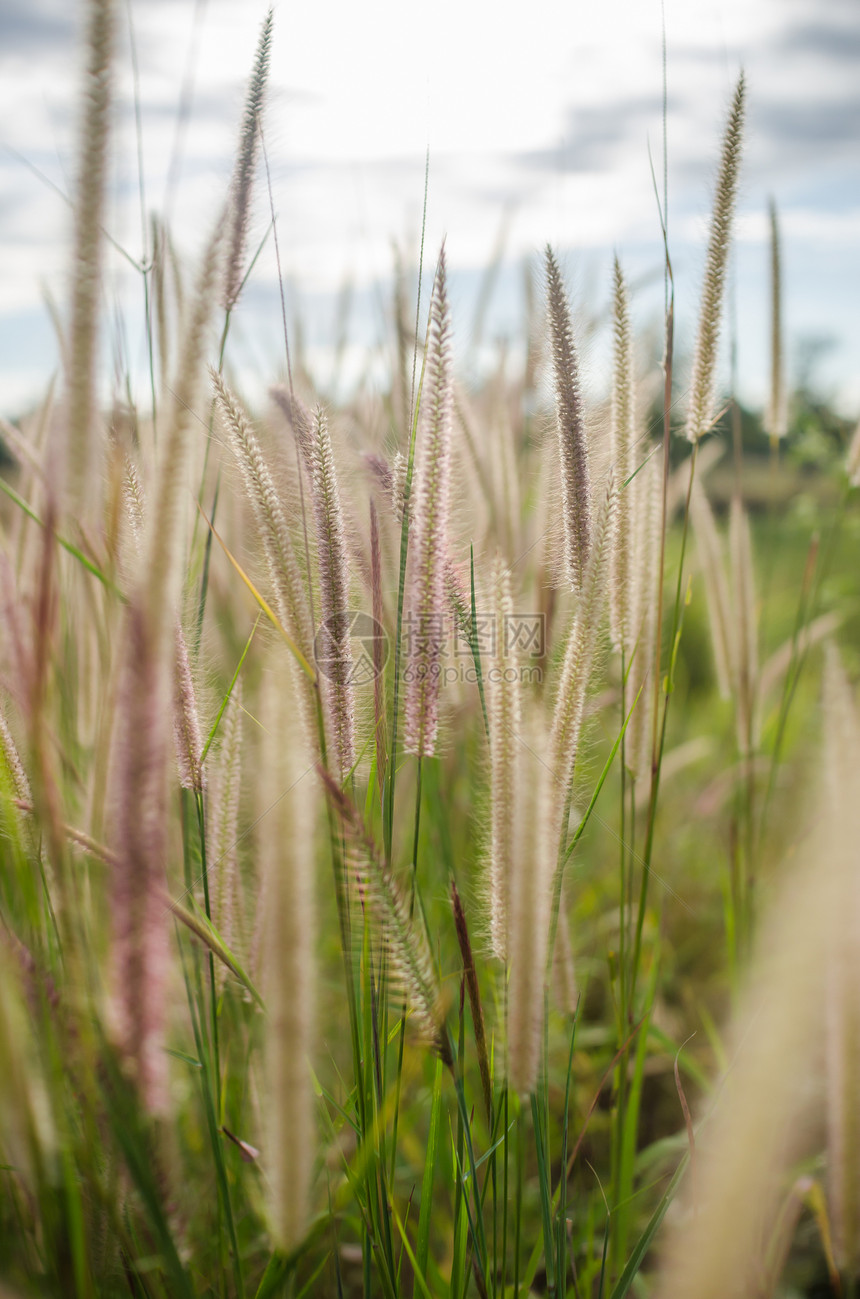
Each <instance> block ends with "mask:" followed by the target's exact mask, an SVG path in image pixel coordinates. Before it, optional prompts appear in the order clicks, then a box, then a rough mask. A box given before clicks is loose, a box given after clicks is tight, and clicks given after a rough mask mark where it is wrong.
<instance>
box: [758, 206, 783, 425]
mask: <svg viewBox="0 0 860 1299" xmlns="http://www.w3.org/2000/svg"><path fill="white" fill-rule="evenodd" d="M769 217H770V399H769V401H768V405H767V411H766V413H765V420H764V427H765V432H766V433H767V434H768V436H769V437H771V438H773V439H775V440H777V439H779V438H784V437H785V435H786V432H787V430H788V424H787V418H786V403H785V378H784V376H783V365H782V268H781V255H780V239H779V221H778V219H777V213H776V204H775V203H774V201H773V199H771V201H770V207H769Z"/></svg>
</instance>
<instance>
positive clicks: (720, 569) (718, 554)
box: [690, 483, 735, 699]
mask: <svg viewBox="0 0 860 1299" xmlns="http://www.w3.org/2000/svg"><path fill="white" fill-rule="evenodd" d="M690 511H691V518H692V523H693V531H694V533H695V536H696V549H697V551H698V556H699V564H700V566H701V571H702V579H703V581H704V586H705V599H706V600H707V604H708V614H709V622H710V625H711V644H712V646H713V651H714V668H715V671H716V678H717V687H718V689H719V692H720V695H721V697H722V698H723V699H728V698H729V697H730V696H731V693H732V685H733V681H732V677H733V663H734V658H735V652H734V651H735V642H734V639H733V627H734V620H733V617H732V608H731V600H730V597H729V587H728V582H727V580H726V570H725V561H724V558H723V546H722V543H721V541H720V536H719V533H718V532H717V525H716V522H715V520H714V516H713V512H712V510H711V507H710V504H709V502H708V498H707V496H706V494H705V489H704V488H703V487H702V485H701V483H696V484H695V485H694V487H693V494H692V496H691V498H690Z"/></svg>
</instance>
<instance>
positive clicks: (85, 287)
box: [66, 0, 115, 511]
mask: <svg viewBox="0 0 860 1299" xmlns="http://www.w3.org/2000/svg"><path fill="white" fill-rule="evenodd" d="M87 8H88V30H87V51H88V62H87V75H86V86H85V92H84V116H83V124H82V130H81V137H80V138H81V153H80V158H79V160H78V175H77V197H76V202H75V205H74V213H75V229H74V262H73V272H72V275H73V278H72V320H71V336H70V342H69V354H68V372H67V373H68V389H69V391H68V443H67V450H66V455H67V458H68V459H67V478H68V504H69V508H70V509H71V510H72V511H80V509H81V507H82V506H83V504H84V501H85V497H86V494H87V491H88V488H89V487H90V485H91V482H92V479H93V471H94V470H95V471H96V472H98V470H99V469H100V465H99V464H98V462H97V456H98V450H99V449H98V448H97V447H96V446H95V445H94V435H95V430H96V428H97V426H98V422H97V418H96V416H97V396H96V370H97V365H98V337H99V326H98V321H99V311H100V307H101V290H102V248H103V236H102V226H103V224H104V211H105V193H106V188H107V166H108V162H107V153H108V139H109V135H110V117H111V100H112V82H113V76H112V67H111V65H112V61H113V45H114V26H115V5H114V0H90V2H89V5H88V7H87ZM96 481H98V480H96Z"/></svg>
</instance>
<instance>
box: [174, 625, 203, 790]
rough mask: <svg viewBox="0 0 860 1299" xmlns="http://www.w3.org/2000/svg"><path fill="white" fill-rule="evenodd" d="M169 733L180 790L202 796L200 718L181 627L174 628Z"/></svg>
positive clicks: (186, 646) (186, 647) (189, 661)
mask: <svg viewBox="0 0 860 1299" xmlns="http://www.w3.org/2000/svg"><path fill="white" fill-rule="evenodd" d="M173 730H174V737H175V741H176V763H177V766H178V768H179V783H180V785H181V786H182V788H183V789H191V790H194V792H195V793H197V794H200V793H202V792H203V785H204V775H203V764H202V761H201V759H202V755H203V736H202V734H201V730H200V716H199V714H198V711H197V698H196V695H195V691H194V679H193V677H192V675H191V660H190V659H189V657H188V643H187V641H186V639H185V633H184V632H183V630H182V627H181V626H177V628H176V658H175V660H174V674H173Z"/></svg>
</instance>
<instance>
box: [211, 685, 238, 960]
mask: <svg viewBox="0 0 860 1299" xmlns="http://www.w3.org/2000/svg"><path fill="white" fill-rule="evenodd" d="M242 715H243V706H242V683H241V681H237V682H236V684H235V686H234V687H233V693H232V695H231V696H230V700H229V703H228V704H227V707H226V708H225V710H224V715H223V717H222V719H221V749H220V752H219V754H218V759H217V762H216V765H215V771H214V773H213V777H212V780H211V782H210V784H209V797H208V799H207V806H206V831H207V837H206V854H207V858H206V859H207V866H208V869H209V871H210V872H211V875H212V878H213V879H214V882H215V889H214V894H215V896H214V908H213V909H214V920H215V925H216V928H217V930H218V932H219V934H220V935H221V937H222V938H223V939H224V942H225V943H226V944H227V946H228V947H229V948H230V950H231V951H232V952H238V953H239V955H240V959H244V957H245V952H244V950H243V948H244V944H243V943H241V942H240V941H239V927H240V923H241V920H242V916H241V915H240V914H239V911H240V908H239V901H240V886H241V881H240V879H239V837H238V836H239V797H240V794H241V786H242ZM242 937H243V938H244V937H245V935H244V934H243V935H242ZM225 976H226V969H225V967H224V966H220V967H219V973H218V977H219V980H220V982H221V984H222V986H223V983H224V979H225Z"/></svg>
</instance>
